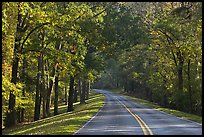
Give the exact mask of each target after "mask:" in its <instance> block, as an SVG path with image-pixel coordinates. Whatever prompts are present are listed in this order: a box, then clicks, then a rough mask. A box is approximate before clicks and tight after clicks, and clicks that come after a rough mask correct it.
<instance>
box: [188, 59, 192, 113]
mask: <svg viewBox="0 0 204 137" xmlns="http://www.w3.org/2000/svg"><path fill="white" fill-rule="evenodd" d="M190 63H191V60H190V59H189V60H188V92H189V104H190V113H192V111H193V106H192V89H191V77H190Z"/></svg>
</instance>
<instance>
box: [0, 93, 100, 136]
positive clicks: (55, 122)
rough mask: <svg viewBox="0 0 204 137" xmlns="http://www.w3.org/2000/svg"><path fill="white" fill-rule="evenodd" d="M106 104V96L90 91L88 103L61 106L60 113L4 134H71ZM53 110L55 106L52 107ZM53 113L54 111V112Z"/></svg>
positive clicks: (4, 131) (11, 129)
mask: <svg viewBox="0 0 204 137" xmlns="http://www.w3.org/2000/svg"><path fill="white" fill-rule="evenodd" d="M103 104H104V96H103V95H102V94H99V93H96V92H94V91H91V92H90V96H89V99H88V100H86V104H79V102H77V103H74V111H72V112H66V110H67V105H63V106H59V114H58V115H56V116H51V117H48V118H45V119H41V120H38V121H35V122H30V123H28V124H23V125H20V124H19V125H17V126H15V127H13V128H9V129H4V130H2V134H3V135H70V134H73V133H74V132H76V131H77V130H79V129H80V128H81V127H82V126H83V125H84V124H85V123H86V122H87V121H88V120H89V119H90V118H91V117H92V116H93V115H94V114H95V113H96V112H97V111H98V110H99V109H100V108H101V107H102V106H103ZM51 111H53V108H52V109H51ZM52 114H53V112H52Z"/></svg>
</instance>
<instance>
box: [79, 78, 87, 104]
mask: <svg viewBox="0 0 204 137" xmlns="http://www.w3.org/2000/svg"><path fill="white" fill-rule="evenodd" d="M85 95H86V81H85V80H83V81H82V92H81V97H80V104H84V103H85Z"/></svg>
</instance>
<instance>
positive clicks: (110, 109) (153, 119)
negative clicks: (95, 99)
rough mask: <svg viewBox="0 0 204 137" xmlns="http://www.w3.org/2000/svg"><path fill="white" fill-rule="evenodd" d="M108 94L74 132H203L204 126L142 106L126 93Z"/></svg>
mask: <svg viewBox="0 0 204 137" xmlns="http://www.w3.org/2000/svg"><path fill="white" fill-rule="evenodd" d="M95 91H96V92H100V93H102V94H104V95H105V104H104V106H103V108H102V109H100V110H99V112H98V113H97V114H96V115H95V116H94V117H92V118H91V119H90V120H89V121H88V122H87V123H86V124H85V125H84V126H83V127H82V128H81V129H79V130H78V131H77V132H75V133H74V135H75V134H76V135H117V134H118V135H123V134H124V135H202V125H201V124H198V123H195V122H192V121H189V120H183V119H180V118H178V117H175V116H173V115H169V114H166V113H164V112H161V111H158V110H156V109H153V108H151V107H148V106H145V105H141V104H139V103H136V102H135V101H132V100H130V99H127V98H125V97H123V96H120V95H117V94H114V93H111V92H108V91H105V90H95Z"/></svg>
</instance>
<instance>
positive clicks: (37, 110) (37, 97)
mask: <svg viewBox="0 0 204 137" xmlns="http://www.w3.org/2000/svg"><path fill="white" fill-rule="evenodd" d="M41 56H42V55H41V54H40V56H39V57H38V73H37V83H36V95H35V112H34V121H36V120H39V119H40V105H41V102H40V100H41V99H40V86H41V82H40V81H41V67H42V62H41V61H42V60H41Z"/></svg>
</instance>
